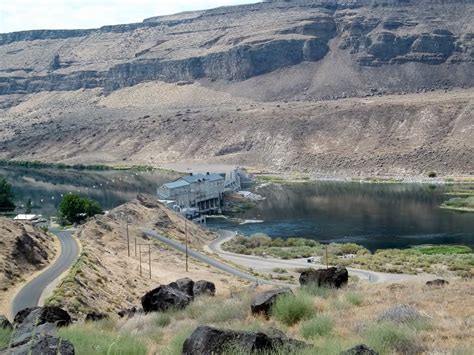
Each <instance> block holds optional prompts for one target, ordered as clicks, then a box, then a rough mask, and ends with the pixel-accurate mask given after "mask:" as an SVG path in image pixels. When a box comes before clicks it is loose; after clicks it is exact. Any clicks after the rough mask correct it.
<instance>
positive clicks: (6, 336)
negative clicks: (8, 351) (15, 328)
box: [0, 328, 12, 349]
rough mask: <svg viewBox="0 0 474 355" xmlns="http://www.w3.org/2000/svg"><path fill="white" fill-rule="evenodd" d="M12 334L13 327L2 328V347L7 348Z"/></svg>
mask: <svg viewBox="0 0 474 355" xmlns="http://www.w3.org/2000/svg"><path fill="white" fill-rule="evenodd" d="M11 336H12V330H11V329H4V328H0V349H3V348H6V347H7V346H8V345H9V344H10V338H11Z"/></svg>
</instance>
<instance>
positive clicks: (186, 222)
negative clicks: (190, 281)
mask: <svg viewBox="0 0 474 355" xmlns="http://www.w3.org/2000/svg"><path fill="white" fill-rule="evenodd" d="M185 218H186V219H185V220H184V234H185V235H186V243H185V245H186V272H188V219H187V217H185Z"/></svg>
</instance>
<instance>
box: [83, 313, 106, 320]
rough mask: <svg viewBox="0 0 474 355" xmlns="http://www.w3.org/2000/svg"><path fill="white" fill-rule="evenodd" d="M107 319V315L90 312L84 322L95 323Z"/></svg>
mask: <svg viewBox="0 0 474 355" xmlns="http://www.w3.org/2000/svg"><path fill="white" fill-rule="evenodd" d="M107 318H109V315H108V314H105V313H99V312H91V313H88V314H87V316H86V322H97V321H99V320H102V319H107Z"/></svg>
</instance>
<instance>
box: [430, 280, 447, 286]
mask: <svg viewBox="0 0 474 355" xmlns="http://www.w3.org/2000/svg"><path fill="white" fill-rule="evenodd" d="M446 285H449V282H448V281H446V280H443V279H436V280H431V281H427V282H426V286H430V287H431V286H438V287H442V286H446Z"/></svg>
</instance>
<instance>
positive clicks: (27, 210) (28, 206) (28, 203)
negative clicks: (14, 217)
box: [25, 198, 33, 214]
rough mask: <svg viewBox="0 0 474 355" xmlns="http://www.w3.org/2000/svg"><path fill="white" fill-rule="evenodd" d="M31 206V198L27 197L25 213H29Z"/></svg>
mask: <svg viewBox="0 0 474 355" xmlns="http://www.w3.org/2000/svg"><path fill="white" fill-rule="evenodd" d="M32 208H33V204H32V203H31V198H29V199H28V201H26V206H25V213H26V214H30V213H31V209H32Z"/></svg>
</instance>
